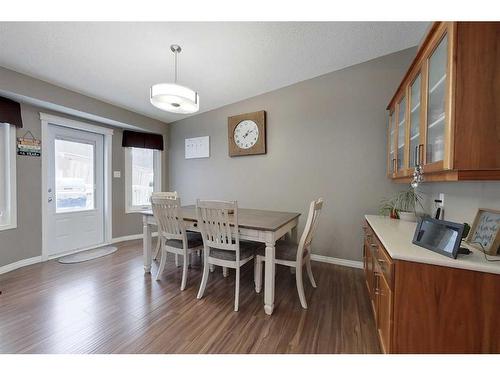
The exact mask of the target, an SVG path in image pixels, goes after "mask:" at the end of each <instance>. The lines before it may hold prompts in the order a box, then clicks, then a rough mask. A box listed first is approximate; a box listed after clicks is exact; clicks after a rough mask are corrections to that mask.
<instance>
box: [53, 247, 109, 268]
mask: <svg viewBox="0 0 500 375" xmlns="http://www.w3.org/2000/svg"><path fill="white" fill-rule="evenodd" d="M116 250H118V248H117V247H116V246H102V247H98V248H96V249H90V250H85V251H81V252H79V253H76V254H71V255H66V256H64V257H61V258H59V259H58V260H57V261H58V262H59V263H64V264H67V263H80V262H86V261H87V260H92V259H96V258H100V257H103V256H106V255H109V254H113V253H114V252H115V251H116Z"/></svg>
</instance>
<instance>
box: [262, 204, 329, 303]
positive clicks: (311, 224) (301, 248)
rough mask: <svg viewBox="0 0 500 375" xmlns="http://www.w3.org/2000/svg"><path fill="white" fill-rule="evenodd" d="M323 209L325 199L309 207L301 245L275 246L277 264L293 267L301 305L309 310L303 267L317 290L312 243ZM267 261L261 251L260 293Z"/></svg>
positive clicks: (292, 243)
mask: <svg viewBox="0 0 500 375" xmlns="http://www.w3.org/2000/svg"><path fill="white" fill-rule="evenodd" d="M322 207H323V199H321V198H320V199H318V200H315V201H312V202H311V204H310V205H309V214H308V216H307V221H306V226H305V228H304V232H303V233H302V236H301V237H300V241H299V243H296V242H294V241H291V240H288V239H285V240H280V241H277V242H276V246H275V259H274V262H275V264H279V265H283V266H288V267H291V268H292V269H295V282H296V284H297V292H298V294H299V299H300V304H301V305H302V307H303V308H304V309H307V302H306V296H305V293H304V284H303V282H302V266H304V265H305V266H306V270H307V275H308V276H309V281H310V282H311V285H312V286H313V288H316V281H315V280H314V276H313V273H312V269H311V242H312V239H313V234H314V232H315V230H316V227H317V225H318V218H319V214H320V212H321V208H322ZM265 261H266V257H265V252H264V251H262V250H259V251H258V252H257V255H256V257H255V265H254V272H255V273H254V278H255V291H256V292H257V293H260V291H261V288H262V266H263V263H264V262H265Z"/></svg>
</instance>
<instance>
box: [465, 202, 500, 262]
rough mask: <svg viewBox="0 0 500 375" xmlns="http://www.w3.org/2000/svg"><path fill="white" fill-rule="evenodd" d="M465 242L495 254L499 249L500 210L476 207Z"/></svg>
mask: <svg viewBox="0 0 500 375" xmlns="http://www.w3.org/2000/svg"><path fill="white" fill-rule="evenodd" d="M466 242H467V243H468V244H469V245H470V246H473V247H474V248H476V249H478V250H484V252H485V253H487V254H489V255H497V254H498V252H499V250H500V210H492V209H488V208H480V209H478V210H477V213H476V217H475V218H474V222H473V223H472V227H471V230H470V232H469V235H468V236H467V240H466ZM480 244H481V245H482V246H481V245H480Z"/></svg>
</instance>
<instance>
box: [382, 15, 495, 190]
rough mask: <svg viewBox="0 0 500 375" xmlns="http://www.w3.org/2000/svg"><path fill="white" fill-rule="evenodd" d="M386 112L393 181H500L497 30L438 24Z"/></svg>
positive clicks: (491, 25) (488, 24) (480, 24)
mask: <svg viewBox="0 0 500 375" xmlns="http://www.w3.org/2000/svg"><path fill="white" fill-rule="evenodd" d="M387 109H388V110H389V111H390V116H389V118H390V120H389V131H388V135H389V137H388V141H389V147H388V150H389V151H388V152H389V154H388V176H389V177H391V178H393V179H394V180H395V181H396V182H408V181H409V180H410V176H411V174H412V172H413V168H414V167H415V165H417V164H418V165H421V166H422V167H423V171H424V181H458V180H500V23H499V22H436V23H434V24H433V25H432V27H431V29H430V30H429V33H428V34H427V36H426V37H425V39H424V41H423V42H422V45H421V46H420V48H419V50H418V52H417V56H416V57H415V59H414V61H413V62H412V64H411V66H410V68H409V70H408V72H407V73H406V75H405V76H404V77H403V80H402V82H401V84H400V85H399V87H398V90H397V91H396V93H395V95H394V96H393V98H392V100H391V102H390V103H389V105H388V107H387Z"/></svg>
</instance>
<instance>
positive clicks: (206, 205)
mask: <svg viewBox="0 0 500 375" xmlns="http://www.w3.org/2000/svg"><path fill="white" fill-rule="evenodd" d="M230 211H232V212H233V213H231V214H230ZM196 215H197V218H198V227H199V228H200V231H201V235H202V237H203V243H204V245H205V246H207V247H213V248H216V249H221V250H233V251H237V250H239V243H240V240H239V231H238V204H237V203H236V202H223V201H202V200H199V199H198V200H197V201H196Z"/></svg>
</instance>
